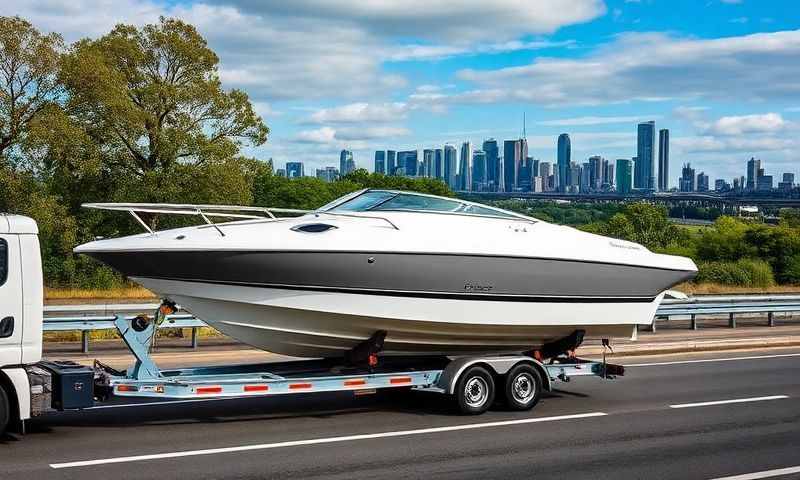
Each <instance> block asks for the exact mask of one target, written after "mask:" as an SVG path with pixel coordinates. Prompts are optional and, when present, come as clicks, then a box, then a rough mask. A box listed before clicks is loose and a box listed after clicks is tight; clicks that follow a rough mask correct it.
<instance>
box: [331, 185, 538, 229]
mask: <svg viewBox="0 0 800 480" xmlns="http://www.w3.org/2000/svg"><path fill="white" fill-rule="evenodd" d="M368 192H387V193H392V194H394V195H392V196H390V197H389V198H387V199H385V200H384V201H382V202H380V203H378V204H376V205H373V206H371V207H370V208H369V209H366V210H360V211H352V212H349V213H355V214H357V213H359V212H364V213H367V212H369V213H379V212H411V213H431V214H440V215H461V216H468V217H480V218H495V219H501V220H520V221H526V222H530V223H536V222H540V221H541V220H538V219H536V218H533V217H528V216H526V215H522V214H520V213H516V212H511V211H508V210H503V209H502V208H497V207H492V206H489V205H484V204H481V203H477V202H470V201H467V200H462V199H460V198H448V197H441V196H438V195H430V194H426V193H419V192H407V191H402V190H391V189H383V188H367V189H363V190H359V191H357V192H353V193H351V194H348V195H345V196H344V197H341V198H339V199H337V200H334V201H333V202H330V203H328V204H327V205H324V206H323V207H321V208H320V209H318V210H317V211H324V212H331V213H336V208H337V207H339V206H340V205H343V204H344V203H347V202H349V201H351V200H354V199H356V198H358V197H360V196H361V195H363V194H365V193H368ZM400 195H410V196H418V197H428V198H435V199H440V200H447V201H451V202H456V203H460V204H461V205H463V206H466V207H469V206H475V207H479V208H481V209H486V210H490V211H494V212H497V215H491V214H482V213H472V212H464V211H445V210H420V209H412V208H397V209H378V207H380V206H381V205H384V204H385V203H388V202H390V201H392V200H393V199H395V198H397V197H398V196H400Z"/></svg>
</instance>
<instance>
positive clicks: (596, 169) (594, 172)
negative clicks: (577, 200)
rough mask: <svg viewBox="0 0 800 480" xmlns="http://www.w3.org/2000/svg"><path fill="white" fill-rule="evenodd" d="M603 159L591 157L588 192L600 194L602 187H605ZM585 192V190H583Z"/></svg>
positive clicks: (597, 156)
mask: <svg viewBox="0 0 800 480" xmlns="http://www.w3.org/2000/svg"><path fill="white" fill-rule="evenodd" d="M604 173H605V172H604V171H603V157H601V156H599V155H595V156H592V157H589V172H588V175H589V182H588V185H587V187H588V191H594V192H599V191H600V187H601V186H602V185H603V178H604V177H603V174H604ZM581 191H583V190H581Z"/></svg>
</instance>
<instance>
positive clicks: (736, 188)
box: [733, 178, 742, 192]
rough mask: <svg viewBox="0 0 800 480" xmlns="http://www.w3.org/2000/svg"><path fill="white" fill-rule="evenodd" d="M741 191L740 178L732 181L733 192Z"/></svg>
mask: <svg viewBox="0 0 800 480" xmlns="http://www.w3.org/2000/svg"><path fill="white" fill-rule="evenodd" d="M741 189H742V181H741V179H740V178H734V179H733V191H734V192H738V191H740V190H741Z"/></svg>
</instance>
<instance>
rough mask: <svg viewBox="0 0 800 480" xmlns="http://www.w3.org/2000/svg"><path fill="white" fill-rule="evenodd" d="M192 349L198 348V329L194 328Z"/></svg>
mask: <svg viewBox="0 0 800 480" xmlns="http://www.w3.org/2000/svg"><path fill="white" fill-rule="evenodd" d="M192 348H197V327H193V328H192Z"/></svg>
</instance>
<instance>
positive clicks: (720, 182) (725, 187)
mask: <svg viewBox="0 0 800 480" xmlns="http://www.w3.org/2000/svg"><path fill="white" fill-rule="evenodd" d="M734 180H736V179H734ZM730 189H731V185H730V184H729V183H728V182H726V181H725V179H723V178H718V179H716V180H714V190H715V191H717V192H727V191H729V190H730Z"/></svg>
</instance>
